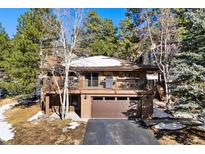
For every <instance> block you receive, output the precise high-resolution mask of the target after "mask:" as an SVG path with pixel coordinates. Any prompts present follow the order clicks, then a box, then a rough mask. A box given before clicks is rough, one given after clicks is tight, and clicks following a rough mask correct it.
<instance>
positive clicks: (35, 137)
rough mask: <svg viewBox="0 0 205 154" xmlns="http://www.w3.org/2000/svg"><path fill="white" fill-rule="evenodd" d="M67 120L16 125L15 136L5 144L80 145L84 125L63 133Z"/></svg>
mask: <svg viewBox="0 0 205 154" xmlns="http://www.w3.org/2000/svg"><path fill="white" fill-rule="evenodd" d="M68 122H69V121H68V120H57V121H38V122H35V123H33V124H30V123H22V124H19V125H16V127H15V130H16V134H15V137H14V139H13V140H10V141H9V142H7V144H12V145H16V144H18V145H19V144H20V145H25V144H26V145H54V144H82V142H83V138H84V133H85V126H86V125H85V124H83V123H81V124H80V126H79V127H77V128H76V129H74V130H70V129H69V130H68V131H67V132H63V131H62V129H63V128H65V127H66V126H67V125H68Z"/></svg>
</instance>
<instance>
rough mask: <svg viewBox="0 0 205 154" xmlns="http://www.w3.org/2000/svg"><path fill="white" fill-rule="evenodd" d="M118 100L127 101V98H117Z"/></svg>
mask: <svg viewBox="0 0 205 154" xmlns="http://www.w3.org/2000/svg"><path fill="white" fill-rule="evenodd" d="M117 100H127V97H117Z"/></svg>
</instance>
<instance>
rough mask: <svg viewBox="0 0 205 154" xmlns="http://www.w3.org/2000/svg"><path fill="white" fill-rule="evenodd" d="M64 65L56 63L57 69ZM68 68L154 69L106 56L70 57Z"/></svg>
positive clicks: (97, 69) (95, 69)
mask: <svg viewBox="0 0 205 154" xmlns="http://www.w3.org/2000/svg"><path fill="white" fill-rule="evenodd" d="M64 66H65V65H64V64H63V65H56V66H55V67H56V69H57V70H61V69H63V67H64ZM70 69H71V70H75V71H144V70H146V71H148V70H150V71H156V70H158V69H157V68H156V67H153V66H150V65H138V64H133V63H130V62H129V61H126V60H122V59H117V58H114V57H107V56H92V57H75V58H73V59H72V61H71V64H70Z"/></svg>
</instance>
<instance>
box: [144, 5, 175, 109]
mask: <svg viewBox="0 0 205 154" xmlns="http://www.w3.org/2000/svg"><path fill="white" fill-rule="evenodd" d="M147 12H148V11H147V10H146V12H145V15H144V18H145V21H146V24H147V30H148V35H149V38H150V42H151V50H152V54H153V56H154V59H155V63H156V64H157V66H158V68H159V70H160V71H161V73H162V75H163V78H164V84H165V94H166V103H167V105H168V104H169V102H170V88H169V83H170V82H171V78H170V63H171V60H172V58H173V56H174V54H175V53H176V51H177V49H178V47H177V36H178V35H177V33H178V30H177V24H176V19H175V17H174V14H173V13H172V12H171V9H159V13H157V14H158V15H157V18H158V20H157V21H155V22H157V23H156V24H155V25H157V26H156V27H155V28H156V29H157V33H158V34H157V37H156V34H155V37H153V30H152V27H151V26H150V25H152V24H153V23H151V22H152V20H151V17H150V16H149V15H148V13H147Z"/></svg>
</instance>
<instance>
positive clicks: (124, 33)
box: [117, 17, 139, 61]
mask: <svg viewBox="0 0 205 154" xmlns="http://www.w3.org/2000/svg"><path fill="white" fill-rule="evenodd" d="M117 41H118V44H117V45H118V49H117V56H118V57H120V58H122V59H127V60H129V61H135V60H136V59H137V57H138V56H139V55H138V54H139V53H138V52H137V50H138V48H139V46H138V42H139V36H138V33H137V29H136V28H133V23H132V21H131V19H130V18H128V17H126V18H125V19H124V20H121V22H120V24H119V28H118V39H117Z"/></svg>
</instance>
